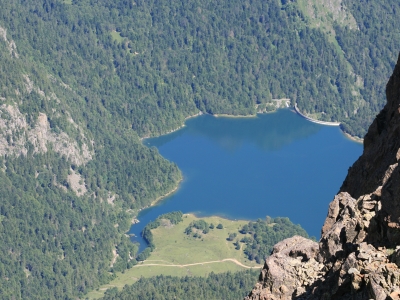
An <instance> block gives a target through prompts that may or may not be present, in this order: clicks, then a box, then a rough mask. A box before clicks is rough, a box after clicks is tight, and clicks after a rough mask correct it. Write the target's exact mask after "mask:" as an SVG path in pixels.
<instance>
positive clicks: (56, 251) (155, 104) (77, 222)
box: [0, 0, 400, 299]
mask: <svg viewBox="0 0 400 300" xmlns="http://www.w3.org/2000/svg"><path fill="white" fill-rule="evenodd" d="M399 6H400V4H399V3H391V2H390V1H388V0H382V1H375V2H373V3H372V2H371V1H368V2H367V1H363V2H360V1H358V2H357V1H355V0H348V1H343V2H341V1H339V0H336V1H322V2H321V1H318V3H317V2H315V3H314V1H313V0H308V1H307V0H298V1H286V0H285V1H284V0H282V1H277V0H270V1H237V0H233V1H195V0H191V1H142V0H137V1H122V0H121V1H110V0H81V1H76V0H65V1H56V0H44V1H43V0H42V1H39V0H30V1H24V0H2V1H1V9H0V155H1V157H0V169H1V171H0V177H1V181H0V187H1V190H0V195H1V199H2V201H1V204H0V238H1V240H2V241H3V243H2V244H1V246H0V247H1V251H0V295H1V297H3V298H11V297H12V296H13V297H14V298H35V299H39V298H40V297H43V298H46V299H47V298H60V297H63V298H70V297H74V296H77V295H82V294H84V293H85V292H86V291H87V290H89V289H92V288H94V287H96V286H98V285H99V284H100V283H104V282H106V281H107V280H109V278H110V276H112V275H110V274H109V273H108V272H109V271H110V270H111V271H112V270H123V269H124V268H127V267H129V266H130V265H131V264H133V263H134V262H135V260H134V256H135V246H133V245H132V244H131V243H130V242H129V239H128V238H127V237H126V236H125V235H124V233H125V232H126V230H127V229H128V228H129V225H130V220H131V218H132V216H133V215H134V214H135V212H136V211H137V210H138V209H140V208H142V207H145V206H147V205H149V204H150V203H151V201H153V200H154V199H156V198H157V197H159V196H161V195H163V194H165V193H167V192H168V191H170V190H171V189H173V187H175V186H176V185H177V183H178V182H179V180H180V179H181V174H180V172H179V170H178V168H177V166H176V165H174V164H172V163H170V162H168V161H166V160H165V159H163V158H162V157H161V156H160V155H159V154H158V153H157V150H155V149H148V148H146V147H144V146H143V145H142V144H141V142H140V137H145V136H152V135H159V134H162V133H166V132H168V131H170V130H173V129H175V128H177V127H179V126H181V125H182V123H183V122H184V119H185V117H188V116H190V115H194V114H197V113H198V112H199V111H201V112H204V113H210V114H233V115H248V114H254V113H255V112H256V110H262V109H264V108H265V109H270V108H271V107H272V106H273V103H274V101H273V99H276V98H290V99H291V101H292V104H294V103H295V102H297V104H298V106H299V108H300V110H301V111H303V112H305V113H308V114H312V115H313V116H314V117H317V118H320V119H322V120H338V121H341V122H342V126H343V129H344V130H346V131H348V132H349V133H351V134H353V135H359V136H362V135H363V134H364V132H365V129H366V126H367V124H368V123H369V122H370V121H369V120H371V119H372V118H373V117H374V115H375V114H376V112H377V111H378V109H379V108H381V107H382V106H383V102H384V96H383V91H384V90H383V85H382V84H381V83H382V82H385V81H386V80H387V78H388V76H389V74H390V70H391V68H392V67H393V65H394V62H395V53H396V51H397V50H396V51H394V49H397V48H399V45H398V43H399V41H400V38H399V35H400V32H399V31H398V30H396V29H395V28H397V27H396V25H397V23H396V22H395V21H396V20H398V17H399V14H400V10H399V8H400V7H399ZM256 107H257V108H256ZM113 253H114V254H113ZM61 295H62V296H61Z"/></svg>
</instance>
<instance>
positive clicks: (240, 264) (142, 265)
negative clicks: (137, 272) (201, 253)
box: [134, 258, 262, 269]
mask: <svg viewBox="0 0 400 300" xmlns="http://www.w3.org/2000/svg"><path fill="white" fill-rule="evenodd" d="M226 261H231V262H233V263H235V264H237V265H238V266H241V267H243V268H246V269H259V268H261V267H262V265H258V266H255V267H249V266H246V265H244V264H242V263H241V262H240V261H238V260H237V259H235V258H225V259H221V260H211V261H204V262H198V263H192V264H185V265H169V264H168V265H167V264H153V263H151V264H146V263H145V262H146V261H144V263H143V264H138V265H136V266H134V268H137V267H146V266H163V267H179V268H184V267H190V266H198V265H206V264H214V263H221V262H226Z"/></svg>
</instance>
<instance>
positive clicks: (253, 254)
mask: <svg viewBox="0 0 400 300" xmlns="http://www.w3.org/2000/svg"><path fill="white" fill-rule="evenodd" d="M240 233H243V234H246V233H248V234H250V235H251V236H250V237H248V236H246V237H244V238H242V239H241V240H240V241H241V242H243V243H245V244H246V248H245V249H244V253H246V255H247V257H248V258H249V259H250V260H255V261H256V262H257V263H259V264H260V263H262V262H263V261H264V259H265V258H266V257H267V256H269V255H270V254H271V251H272V249H273V247H274V245H275V244H276V243H278V242H280V241H282V240H284V239H286V238H288V237H292V236H294V235H300V236H303V237H306V238H308V234H307V232H306V231H305V230H304V229H303V228H301V226H300V225H295V224H293V223H292V222H290V220H289V219H288V218H280V217H278V218H274V219H272V218H270V217H267V218H266V220H265V221H263V220H261V219H258V220H257V222H249V224H248V225H244V226H243V228H242V229H241V230H240ZM233 238H234V237H233ZM233 238H232V240H233Z"/></svg>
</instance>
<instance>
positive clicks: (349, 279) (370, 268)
mask: <svg viewBox="0 0 400 300" xmlns="http://www.w3.org/2000/svg"><path fill="white" fill-rule="evenodd" d="M386 96H387V104H386V105H385V107H384V108H383V110H382V111H381V112H380V113H379V115H378V116H377V117H376V118H375V120H374V122H373V123H372V125H371V126H370V128H369V130H368V133H367V135H366V136H365V138H364V152H363V154H362V156H361V157H360V158H359V159H358V160H357V161H356V162H355V163H354V165H353V166H352V167H351V168H350V169H349V172H348V175H347V177H346V179H345V181H344V183H343V185H342V187H341V189H340V191H339V193H338V194H337V195H336V196H335V198H334V199H333V201H332V202H331V203H330V205H329V209H328V216H327V218H326V220H325V223H324V225H323V227H322V230H321V239H320V241H319V243H316V242H312V241H310V240H306V239H304V238H302V237H298V236H295V237H293V238H289V239H286V240H284V241H282V242H280V243H278V244H277V245H275V247H274V250H273V253H272V255H271V256H270V257H269V258H268V259H267V260H266V262H265V265H264V268H263V269H262V271H261V274H260V278H259V282H258V283H257V284H256V285H255V287H254V288H253V290H252V291H251V293H250V294H249V296H248V297H246V298H245V299H248V300H249V299H379V300H381V299H382V300H383V299H400V287H399V286H400V269H399V267H400V170H399V166H398V162H399V160H400V56H399V60H398V62H397V65H396V67H395V69H394V72H393V75H392V76H391V78H390V80H389V82H388V84H387V86H386Z"/></svg>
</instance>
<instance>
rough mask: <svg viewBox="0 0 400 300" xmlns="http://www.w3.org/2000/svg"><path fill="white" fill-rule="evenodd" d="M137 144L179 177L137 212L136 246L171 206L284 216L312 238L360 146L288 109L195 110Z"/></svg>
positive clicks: (240, 215)
mask: <svg viewBox="0 0 400 300" xmlns="http://www.w3.org/2000/svg"><path fill="white" fill-rule="evenodd" d="M144 144H145V145H147V146H149V147H157V148H158V150H159V152H160V154H161V155H162V156H164V157H165V158H167V159H169V160H170V161H173V162H175V163H176V164H177V165H178V166H179V168H180V169H181V171H182V173H183V177H184V180H183V182H182V183H181V185H180V188H179V190H178V191H177V192H176V193H174V194H173V195H171V196H170V197H168V198H166V199H164V200H163V201H162V202H161V203H160V204H159V205H157V206H154V207H151V208H149V209H146V210H143V211H142V212H141V213H140V214H139V216H138V219H139V220H140V223H139V224H137V225H133V226H132V228H131V231H130V233H134V234H135V235H136V236H137V237H136V238H133V240H134V241H138V242H140V243H141V249H143V247H145V243H144V241H143V240H142V239H141V238H140V232H141V230H142V229H143V227H144V226H145V225H146V224H147V223H148V222H149V221H151V220H154V219H156V218H157V216H159V215H160V214H163V213H166V212H170V211H175V210H181V211H182V212H183V213H189V212H191V213H195V214H196V215H198V216H209V215H219V216H223V217H226V218H230V219H247V220H256V219H257V218H265V216H267V215H268V216H271V217H277V216H281V217H289V218H290V220H291V221H292V222H294V223H296V224H300V225H301V226H302V227H303V228H304V229H306V230H307V232H308V233H309V235H312V236H315V237H317V238H319V236H320V229H321V226H322V224H323V222H324V220H325V217H326V214H327V211H328V204H329V202H330V201H331V200H332V199H333V197H334V195H335V194H336V193H337V191H338V190H339V188H340V186H341V184H342V182H343V180H344V178H345V176H346V174H347V170H348V168H349V167H350V166H351V165H352V164H353V162H354V161H355V160H356V159H357V158H358V157H359V156H360V155H361V153H362V145H361V144H359V143H355V142H353V141H351V140H349V139H347V138H346V137H345V136H344V135H343V133H342V132H341V131H340V129H339V128H338V127H330V126H322V125H318V124H314V123H311V122H309V121H307V120H305V119H303V118H301V117H300V116H298V115H297V114H295V113H293V112H292V111H291V110H289V109H284V110H279V111H278V112H276V113H273V114H264V115H258V116H257V117H256V118H215V117H212V116H208V115H203V116H200V117H197V118H193V119H189V120H188V121H187V122H186V126H185V127H184V128H182V129H181V130H179V131H176V132H174V133H172V134H168V135H165V136H162V137H158V138H153V139H147V140H145V141H144Z"/></svg>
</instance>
